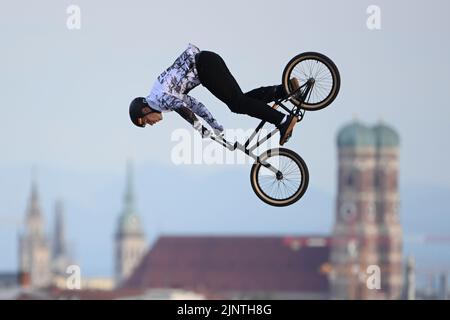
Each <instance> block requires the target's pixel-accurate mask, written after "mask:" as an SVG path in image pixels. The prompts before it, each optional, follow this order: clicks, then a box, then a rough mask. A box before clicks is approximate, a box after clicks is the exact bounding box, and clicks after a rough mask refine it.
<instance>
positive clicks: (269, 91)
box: [245, 85, 285, 103]
mask: <svg viewBox="0 0 450 320" xmlns="http://www.w3.org/2000/svg"><path fill="white" fill-rule="evenodd" d="M245 95H246V96H248V97H251V98H254V99H258V100H261V101H264V102H265V103H269V102H272V101H275V100H277V99H281V98H283V97H284V96H285V93H284V89H283V86H282V85H278V86H269V87H261V88H256V89H253V90H251V91H249V92H246V93H245Z"/></svg>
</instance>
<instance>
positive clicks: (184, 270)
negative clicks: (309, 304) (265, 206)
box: [121, 236, 330, 299]
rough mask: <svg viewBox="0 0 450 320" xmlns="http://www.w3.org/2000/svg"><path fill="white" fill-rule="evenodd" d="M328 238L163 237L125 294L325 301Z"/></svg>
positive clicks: (145, 260)
mask: <svg viewBox="0 0 450 320" xmlns="http://www.w3.org/2000/svg"><path fill="white" fill-rule="evenodd" d="M329 251H330V239H329V238H326V237H264V236H261V237H257V236H244V237H242V236H241V237H234V236H228V237H221V236H210V237H206V236H205V237H202V236H197V237H183V236H163V237H160V238H159V239H158V240H157V242H156V243H155V245H154V246H153V248H152V249H151V250H149V251H148V253H147V255H146V256H145V257H144V258H143V259H142V262H141V263H140V265H139V266H138V267H137V268H136V270H135V272H134V273H133V274H132V275H131V276H130V277H129V279H128V280H127V281H125V282H124V283H123V285H122V287H121V289H127V290H138V289H141V290H156V289H162V288H166V289H173V290H187V291H193V292H197V293H200V294H203V295H205V296H206V297H209V298H222V299H236V298H237V299H247V298H249V299H327V298H328V293H329V284H328V271H329Z"/></svg>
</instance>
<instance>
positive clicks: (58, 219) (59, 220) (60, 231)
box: [53, 200, 66, 258]
mask: <svg viewBox="0 0 450 320" xmlns="http://www.w3.org/2000/svg"><path fill="white" fill-rule="evenodd" d="M54 228H55V229H54V248H53V250H54V252H53V256H54V257H55V258H56V257H60V256H65V255H66V239H65V229H64V207H63V203H62V201H61V200H58V201H57V202H56V204H55V226H54Z"/></svg>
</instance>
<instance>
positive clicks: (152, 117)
mask: <svg viewBox="0 0 450 320" xmlns="http://www.w3.org/2000/svg"><path fill="white" fill-rule="evenodd" d="M142 111H143V113H144V114H145V116H144V117H142V118H140V119H139V122H141V123H142V124H144V125H145V124H149V125H151V126H152V125H154V124H155V123H157V122H159V121H161V120H162V113H161V112H152V111H151V109H150V108H147V107H145V108H144V109H143V110H142Z"/></svg>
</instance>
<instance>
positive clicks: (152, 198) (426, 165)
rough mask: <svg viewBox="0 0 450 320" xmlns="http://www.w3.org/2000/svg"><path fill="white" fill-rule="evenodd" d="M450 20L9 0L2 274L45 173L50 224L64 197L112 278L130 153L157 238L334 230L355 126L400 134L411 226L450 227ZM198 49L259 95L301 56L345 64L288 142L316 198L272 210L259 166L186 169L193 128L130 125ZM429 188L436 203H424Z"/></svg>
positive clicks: (81, 246)
mask: <svg viewBox="0 0 450 320" xmlns="http://www.w3.org/2000/svg"><path fill="white" fill-rule="evenodd" d="M69 5H77V6H78V7H79V8H80V10H81V11H80V12H81V28H80V29H79V30H78V29H76V30H70V29H68V27H67V24H66V23H67V19H68V17H69V14H68V13H67V12H66V10H67V8H68V6H69ZM370 5H377V6H379V8H380V9H381V11H380V13H381V29H380V30H370V29H369V28H368V27H367V25H366V21H367V19H368V16H369V15H368V14H367V13H366V10H367V8H368V7H369V6H370ZM448 12H450V3H449V2H448V1H445V0H442V1H439V0H433V1H401V0H398V1H382V0H375V1H372V0H371V1H364V0H343V1H323V0H322V1H299V0H295V1H290V0H280V1H266V0H264V1H262V0H259V1H256V0H248V1H237V0H229V1H206V0H192V1H188V2H186V1H181V0H175V1H166V2H164V1H127V2H111V1H101V0H99V1H77V0H75V1H58V2H55V1H48V0H44V1H39V2H29V1H21V0H18V1H3V2H2V10H1V11H0V35H1V36H0V41H1V42H2V43H1V46H2V50H1V51H0V70H1V71H0V87H1V88H2V89H1V95H0V146H1V149H2V153H1V157H0V175H1V180H0V199H1V201H0V218H1V220H0V221H1V222H0V238H1V243H0V249H1V251H2V252H5V254H4V255H3V256H2V258H1V260H0V270H14V268H15V266H16V264H17V261H16V247H15V246H16V237H17V231H18V225H19V221H20V219H22V217H23V215H24V213H25V208H26V202H27V199H28V194H29V189H30V183H31V182H30V181H31V168H32V167H33V166H35V167H36V168H37V179H38V183H39V186H40V195H41V202H42V207H43V211H44V212H45V215H46V218H47V221H48V222H51V220H52V219H51V216H52V210H53V203H54V201H55V200H56V199H58V198H62V199H63V201H64V202H65V207H66V216H67V221H68V224H69V225H68V226H67V229H68V233H69V236H70V238H71V241H72V242H73V243H74V245H73V247H74V251H75V252H76V256H77V258H78V259H79V260H80V261H81V262H80V263H82V265H85V266H86V267H85V269H86V270H87V271H86V272H87V273H88V274H108V273H110V270H111V269H112V268H111V263H112V253H111V252H112V248H111V239H112V235H113V232H114V228H115V223H116V219H117V216H118V214H119V213H120V210H121V208H122V207H121V206H122V198H123V192H124V190H123V189H124V183H125V177H124V174H125V165H126V160H127V158H129V157H132V158H133V161H134V163H135V182H136V196H137V199H138V207H139V210H140V212H141V214H142V216H143V219H144V221H145V226H146V230H147V231H148V234H149V239H151V238H152V237H154V236H155V234H158V233H163V232H169V233H170V232H177V233H183V232H192V233H239V232H240V233H254V232H259V233H270V234H272V233H301V234H306V233H329V232H330V230H331V226H332V222H333V219H334V218H333V215H334V201H335V190H336V170H337V168H336V166H337V162H336V145H335V137H336V133H337V132H338V130H339V129H340V128H342V127H343V126H344V125H346V124H348V123H349V122H351V121H353V120H354V119H358V121H361V122H363V123H366V124H368V125H374V124H376V123H377V122H378V121H384V122H385V123H387V124H389V125H391V126H393V127H394V128H395V129H396V130H397V131H398V132H399V134H400V137H401V149H400V189H401V190H400V191H401V195H402V197H403V198H402V206H403V207H402V211H401V214H402V217H403V221H404V222H405V228H406V226H408V228H409V229H408V230H406V231H407V232H410V233H412V234H425V233H432V234H433V233H444V234H446V233H448V232H450V231H449V228H450V225H449V224H447V223H443V222H442V221H445V222H447V221H448V219H447V217H448V215H449V209H448V208H449V207H448V199H447V198H448V194H449V190H450V179H449V177H450V168H449V166H448V165H447V164H448V163H450V151H449V150H450V148H449V144H450V142H449V140H448V138H447V137H448V136H450V126H449V119H450V108H449V101H450V93H449V90H448V88H449V84H450V64H449V62H448V61H447V57H449V56H450V41H449V39H450V37H449V33H450V32H449V30H450V21H449V19H448ZM188 43H193V44H195V45H197V46H198V47H199V48H201V49H204V50H211V51H216V52H218V53H220V54H221V56H222V57H223V58H224V60H225V61H226V63H227V65H228V67H229V69H230V70H231V72H232V73H233V75H234V76H235V78H236V79H237V81H238V82H239V84H240V85H241V87H242V89H243V90H244V91H248V90H251V89H253V88H256V87H259V86H263V85H273V84H279V83H280V82H281V75H282V71H283V68H284V66H285V65H286V63H287V62H288V61H289V60H290V59H291V58H292V57H293V56H295V55H296V54H298V53H301V52H305V51H317V52H321V53H323V54H325V55H327V56H329V57H330V58H331V59H332V60H333V61H334V62H335V63H336V65H337V66H338V68H339V70H340V74H341V81H342V83H341V91H340V93H339V96H338V97H337V99H336V101H335V102H334V103H333V104H332V105H331V106H329V107H328V108H326V109H323V110H321V111H316V112H308V113H307V114H306V116H305V119H304V120H303V121H302V122H301V123H300V125H299V126H297V127H296V129H295V133H294V136H293V137H292V138H291V140H290V141H289V143H288V146H289V148H291V149H293V150H295V151H296V152H297V153H299V154H300V155H301V156H302V157H303V158H304V159H305V161H306V162H307V164H308V167H309V170H310V189H309V190H308V192H307V195H305V198H304V199H302V200H301V201H300V202H298V203H296V204H295V205H293V206H291V207H289V208H283V209H279V208H272V207H268V206H266V205H264V204H262V203H260V201H259V200H258V199H257V198H256V196H255V195H254V194H252V191H251V187H250V184H249V170H250V165H248V164H246V165H235V166H231V165H201V164H200V165H199V164H197V165H182V166H180V165H178V166H177V165H175V164H173V162H172V158H171V151H172V150H173V148H174V145H175V143H174V141H173V140H172V139H171V137H172V134H173V132H174V130H180V129H186V130H189V126H188V124H187V123H186V122H185V121H184V120H182V119H181V118H179V116H178V115H177V114H175V113H173V114H166V115H164V116H165V117H164V120H163V121H162V122H161V123H159V124H158V125H156V126H154V127H152V128H151V129H148V128H146V129H143V130H141V129H139V128H136V127H133V126H132V125H131V123H130V121H129V118H128V105H129V102H130V101H131V99H132V98H133V97H135V96H144V95H146V94H148V92H149V90H150V89H151V86H152V84H153V82H154V80H155V79H156V77H157V76H158V75H159V74H160V73H161V72H162V71H163V70H164V69H165V68H167V67H168V66H169V65H170V64H171V63H172V62H173V60H174V59H175V58H176V57H177V56H178V55H179V54H180V53H181V52H182V51H183V50H184V49H185V48H186V46H187V44H188ZM192 95H193V96H194V97H196V98H197V99H199V100H200V101H202V102H203V103H204V104H205V105H206V106H207V107H208V109H209V110H210V111H211V112H212V113H213V115H214V116H215V117H216V118H217V119H218V121H219V123H221V124H222V125H223V126H224V127H225V128H227V129H237V128H241V129H245V130H247V129H251V128H253V127H255V126H256V125H257V124H258V121H257V120H255V119H252V118H250V117H247V116H243V115H237V114H233V113H231V112H230V111H229V109H228V108H227V107H226V106H225V105H224V104H223V103H221V102H220V101H218V100H217V99H216V98H214V97H213V96H212V95H211V94H210V93H209V92H208V91H207V90H206V89H205V88H202V87H198V88H196V89H195V90H193V91H192ZM216 190H217V192H215V191H216ZM175 191H176V192H175ZM206 195H207V196H206ZM414 195H415V196H414ZM417 195H419V196H420V195H427V196H426V197H423V202H421V203H419V204H417V203H416V205H415V206H413V205H412V203H415V202H414V201H417V199H419V198H420V197H418V196H417ZM224 198H225V199H226V200H225V199H224ZM420 199H422V198H420ZM186 202H189V203H190V204H189V205H186ZM419 205H420V206H419ZM406 208H411V211H408V212H405V210H406ZM419 208H424V209H423V210H424V211H421V212H418V210H419ZM446 219H447V220H446ZM429 220H431V222H430V221H429ZM420 222H427V224H426V225H427V228H426V229H425V228H423V227H422V226H423V225H424V224H421V223H420ZM100 239H102V240H100ZM447 249H448V248H447V247H440V248H439V249H437V250H441V251H439V252H446V251H445V250H447ZM411 250H412V251H414V250H413V249H411ZM99 251H102V252H104V254H103V255H101V257H98V252H99ZM423 251H428V252H429V251H430V250H423ZM447 251H448V250H447ZM441 256H444V257H445V259H446V260H445V259H444V258H443V259H444V260H443V261H439V263H447V264H448V265H450V257H449V256H448V255H445V254H443V255H442V254H441ZM430 259H431V258H430Z"/></svg>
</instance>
